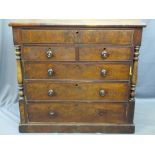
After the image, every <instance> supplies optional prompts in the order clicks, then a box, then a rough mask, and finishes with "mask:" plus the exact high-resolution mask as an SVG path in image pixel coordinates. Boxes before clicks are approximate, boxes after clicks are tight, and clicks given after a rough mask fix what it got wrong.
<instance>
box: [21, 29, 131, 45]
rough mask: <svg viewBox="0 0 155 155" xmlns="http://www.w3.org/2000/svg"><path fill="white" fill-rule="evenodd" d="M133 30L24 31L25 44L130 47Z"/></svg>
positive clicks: (23, 40)
mask: <svg viewBox="0 0 155 155" xmlns="http://www.w3.org/2000/svg"><path fill="white" fill-rule="evenodd" d="M133 32H134V31H133V30H117V29H116V30H52V29H51V30H29V29H28V30H22V42H23V43H90V44H91V43H102V44H121V45H129V44H132V42H133Z"/></svg>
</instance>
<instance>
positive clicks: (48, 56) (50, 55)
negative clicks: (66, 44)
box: [46, 48, 53, 58]
mask: <svg viewBox="0 0 155 155" xmlns="http://www.w3.org/2000/svg"><path fill="white" fill-rule="evenodd" d="M46 56H47V58H51V57H52V56H53V52H52V50H51V49H50V48H49V49H48V51H47V52H46Z"/></svg>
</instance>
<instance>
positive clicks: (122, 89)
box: [25, 81, 128, 101]
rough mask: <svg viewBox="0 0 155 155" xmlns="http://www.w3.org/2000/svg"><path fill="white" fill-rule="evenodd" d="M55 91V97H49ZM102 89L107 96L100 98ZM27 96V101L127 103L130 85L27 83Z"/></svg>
mask: <svg viewBox="0 0 155 155" xmlns="http://www.w3.org/2000/svg"><path fill="white" fill-rule="evenodd" d="M51 89H52V90H54V92H55V94H54V95H53V96H48V91H49V90H51ZM100 89H104V90H105V96H100V95H99V91H100ZM25 91H26V93H25V95H26V98H27V100H59V99H60V100H110V101H127V100H128V83H102V82H98V83H90V82H88V83H84V82H83V83H81V82H77V83H76V82H73V83H58V82H56V83H54V82H37V81H35V82H26V83H25Z"/></svg>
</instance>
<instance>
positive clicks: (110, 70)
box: [24, 62, 130, 80]
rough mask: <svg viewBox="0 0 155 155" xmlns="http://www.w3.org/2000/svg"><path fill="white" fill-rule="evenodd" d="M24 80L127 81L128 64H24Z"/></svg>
mask: <svg viewBox="0 0 155 155" xmlns="http://www.w3.org/2000/svg"><path fill="white" fill-rule="evenodd" d="M24 66H25V74H24V77H25V79H72V80H81V79H85V80H129V77H130V76H129V72H130V64H129V63H124V64H123V63H91V62H89V63H56V62H55V63H50V62H24Z"/></svg>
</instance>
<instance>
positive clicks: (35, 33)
mask: <svg viewBox="0 0 155 155" xmlns="http://www.w3.org/2000/svg"><path fill="white" fill-rule="evenodd" d="M75 35H76V31H74V30H46V29H44V30H22V41H23V43H74V42H75Z"/></svg>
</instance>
